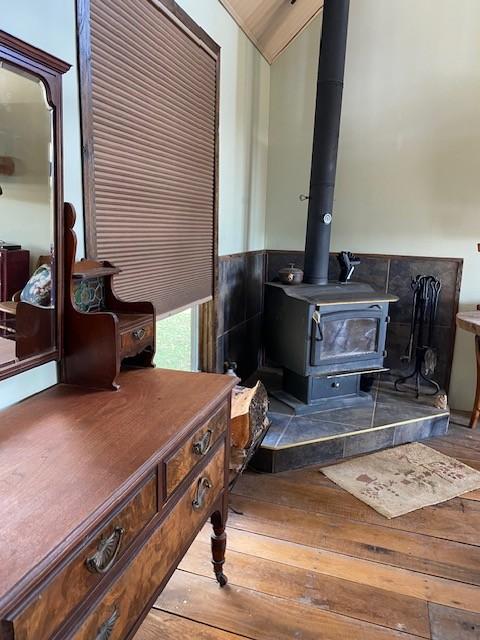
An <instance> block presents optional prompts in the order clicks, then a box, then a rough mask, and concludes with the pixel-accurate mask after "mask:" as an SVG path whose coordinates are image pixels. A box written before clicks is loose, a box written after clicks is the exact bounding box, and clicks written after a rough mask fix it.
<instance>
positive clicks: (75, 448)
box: [0, 369, 236, 640]
mask: <svg viewBox="0 0 480 640" xmlns="http://www.w3.org/2000/svg"><path fill="white" fill-rule="evenodd" d="M119 381H120V390H119V391H117V392H114V391H89V390H85V389H82V388H79V387H73V386H69V385H57V386H56V387H53V388H52V389H50V390H47V391H45V392H43V393H40V394H38V395H37V396H35V397H32V398H29V399H28V400H25V401H24V402H21V403H20V404H18V405H15V406H14V407H12V408H9V409H7V410H4V411H2V412H0V494H1V500H0V619H1V627H0V638H1V639H2V640H7V639H8V640H43V639H47V638H52V639H55V640H60V639H66V638H69V639H70V638H72V639H75V640H107V639H110V640H123V639H125V638H131V637H132V636H133V635H134V633H135V631H136V629H137V628H138V626H139V624H140V623H141V621H142V620H143V618H144V617H145V616H146V614H147V613H148V611H149V609H150V607H151V606H152V604H153V602H154V601H155V599H156V597H157V596H158V594H159V593H160V591H161V590H162V588H163V587H164V586H165V584H166V582H167V581H168V579H169V578H170V576H171V574H172V573H173V571H174V570H175V568H176V567H177V565H178V563H179V562H180V560H181V558H182V557H183V555H184V554H185V552H186V551H187V549H188V548H189V546H190V544H191V543H192V541H193V539H194V538H195V536H196V534H197V533H198V531H199V530H200V528H201V527H202V526H203V525H204V524H205V522H206V521H207V520H208V518H210V517H211V520H212V524H213V535H212V550H213V568H214V571H215V574H216V576H217V579H218V581H219V583H220V584H221V585H224V584H225V582H226V579H225V577H224V575H223V560H224V554H225V531H224V530H225V521H226V516H227V483H228V457H229V437H230V435H229V429H230V427H229V416H230V396H231V390H232V388H233V386H234V384H235V382H236V379H235V378H231V377H229V376H221V375H213V374H203V373H183V372H175V371H164V370H155V369H139V370H133V371H128V372H125V373H122V374H120V378H119Z"/></svg>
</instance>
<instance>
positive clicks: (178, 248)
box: [79, 0, 218, 315]
mask: <svg viewBox="0 0 480 640" xmlns="http://www.w3.org/2000/svg"><path fill="white" fill-rule="evenodd" d="M82 2H83V9H82V10H81V12H80V16H79V19H80V20H81V22H80V34H81V35H80V50H81V58H85V51H86V52H87V58H88V56H89V57H90V60H91V66H90V67H88V68H87V67H86V66H85V63H88V60H84V64H83V70H82V110H83V109H86V111H87V112H88V113H86V114H85V113H84V114H83V123H84V126H83V132H84V149H86V155H87V164H88V166H87V167H86V171H85V177H86V180H85V182H86V184H85V189H86V192H87V191H88V192H90V197H87V198H86V208H87V225H88V226H89V228H88V229H87V237H88V240H89V241H88V252H89V254H90V255H92V256H93V255H95V256H96V257H98V258H99V259H108V260H111V261H112V262H113V263H114V264H116V265H117V266H119V267H120V268H121V269H122V273H121V274H120V275H119V276H117V278H116V281H115V282H116V291H117V293H118V295H119V296H120V297H123V298H124V299H126V300H142V299H145V300H152V301H153V302H154V304H155V306H156V309H157V314H159V315H161V314H165V313H168V312H171V311H173V310H176V309H180V308H183V307H185V306H188V305H191V304H193V303H196V302H200V301H205V300H208V299H210V298H211V296H212V292H213V273H214V255H215V241H216V237H215V224H214V222H215V203H216V135H217V68H218V49H217V50H216V51H215V50H214V48H212V47H209V46H207V45H205V44H204V43H203V42H202V41H201V40H200V39H199V38H198V37H196V36H195V35H194V34H192V33H191V32H190V31H189V30H186V29H185V28H183V27H182V26H181V25H180V24H179V22H178V21H177V20H176V18H175V16H174V15H172V13H170V12H169V11H168V10H165V9H164V7H163V5H162V4H161V3H160V2H159V0H157V1H156V2H155V1H154V0H89V1H88V0H82ZM82 52H83V53H82ZM89 74H90V77H88V76H89ZM86 101H87V102H89V104H87V105H85V102H86ZM89 144H90V145H91V148H90V149H89V148H88V145H89ZM88 208H90V211H89V210H88Z"/></svg>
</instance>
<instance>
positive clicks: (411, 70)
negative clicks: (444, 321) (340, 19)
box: [267, 0, 480, 409]
mask: <svg viewBox="0 0 480 640" xmlns="http://www.w3.org/2000/svg"><path fill="white" fill-rule="evenodd" d="M350 7H351V8H350V24H349V36H348V49H347V68H346V74H345V89H344V104H343V112H342V124H341V133H340V147H339V161H338V173H337V184H336V194H335V195H336V198H335V207H334V225H333V230H332V249H333V250H334V251H338V250H341V249H344V248H348V249H351V250H353V251H358V252H370V253H393V254H406V255H409V254H410V255H424V256H429V255H431V256H448V257H460V258H463V259H464V261H465V263H464V275H463V284H462V290H461V307H462V308H464V309H469V308H473V307H474V305H476V304H477V303H479V302H480V279H479V276H478V274H479V273H480V256H479V254H478V253H477V249H476V243H477V242H478V241H480V214H479V209H480V188H479V182H478V176H479V172H480V108H479V105H480V2H478V0H422V1H421V2H418V1H417V0H402V2H393V1H392V0H389V1H388V2H387V1H385V0H382V1H381V2H379V1H378V0H354V1H353V2H351V4H350ZM319 37H320V20H316V21H314V22H313V23H312V24H311V25H310V27H309V28H308V29H307V30H306V31H305V32H304V33H303V34H302V35H301V36H300V38H299V39H298V40H297V41H295V42H294V43H293V44H292V45H291V46H290V47H289V48H288V49H287V50H286V52H285V53H284V54H283V56H282V57H280V59H279V60H278V61H277V62H275V63H274V65H273V67H272V73H271V98H272V99H271V110H270V132H269V140H270V149H269V175H268V190H267V191H268V200H267V247H268V248H272V249H276V248H281V249H303V246H304V234H305V222H306V206H305V205H304V204H301V203H299V201H298V199H297V196H298V194H299V193H305V192H306V191H307V190H308V184H309V173H310V153H311V143H312V127H313V113H314V102H315V95H314V91H315V78H316V69H317V61H318V43H319ZM474 380H475V376H474V350H473V338H472V336H469V335H467V334H463V333H462V332H459V333H458V336H457V344H456V349H455V359H454V369H453V379H452V385H451V389H450V391H451V403H452V405H453V406H454V407H456V408H459V409H469V408H471V405H472V400H473V388H474Z"/></svg>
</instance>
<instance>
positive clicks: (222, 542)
mask: <svg viewBox="0 0 480 640" xmlns="http://www.w3.org/2000/svg"><path fill="white" fill-rule="evenodd" d="M212 526H213V533H212V564H213V570H214V571H215V577H216V578H217V582H218V584H219V585H220V586H221V587H224V586H225V585H226V584H227V576H226V575H225V574H224V573H223V564H224V562H225V550H226V548H227V534H226V533H225V519H224V518H223V516H222V514H221V512H220V511H216V512H215V513H214V514H213V515H212Z"/></svg>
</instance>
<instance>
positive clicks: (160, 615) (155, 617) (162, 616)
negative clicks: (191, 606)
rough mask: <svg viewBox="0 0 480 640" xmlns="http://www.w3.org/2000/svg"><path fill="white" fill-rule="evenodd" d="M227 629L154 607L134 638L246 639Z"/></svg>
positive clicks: (163, 639) (136, 639)
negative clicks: (215, 627) (206, 624)
mask: <svg viewBox="0 0 480 640" xmlns="http://www.w3.org/2000/svg"><path fill="white" fill-rule="evenodd" d="M244 638H245V636H237V635H234V634H232V633H228V632H227V631H221V630H220V629H214V628H213V627H207V626H205V625H203V624H200V623H198V622H193V621H192V620H187V619H186V618H181V617H180V616H174V615H172V614H171V613H166V612H165V611H158V610H157V609H152V610H151V612H150V613H149V614H148V616H147V618H146V619H145V621H144V622H143V624H142V626H141V627H140V629H139V630H138V631H137V633H136V634H135V636H134V640H187V639H188V640H244Z"/></svg>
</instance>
